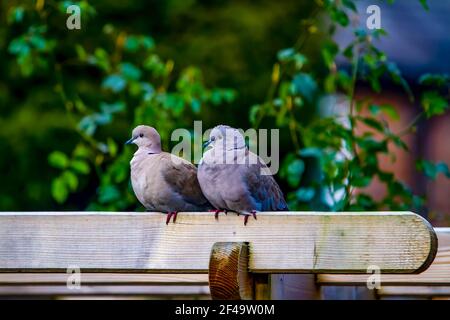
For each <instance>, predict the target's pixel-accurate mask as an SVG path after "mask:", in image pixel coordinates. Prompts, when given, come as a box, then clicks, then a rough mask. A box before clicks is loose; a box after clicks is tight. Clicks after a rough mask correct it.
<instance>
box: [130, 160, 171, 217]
mask: <svg viewBox="0 0 450 320" xmlns="http://www.w3.org/2000/svg"><path fill="white" fill-rule="evenodd" d="M151 157H156V155H154V156H153V155H147V156H146V157H145V158H143V157H139V156H138V157H133V159H132V160H131V163H130V164H131V186H132V187H133V191H134V193H135V195H136V198H137V199H138V200H139V202H140V203H142V205H143V206H144V207H145V208H146V209H148V210H158V208H157V207H156V206H155V202H156V201H157V199H158V196H159V193H160V191H161V189H163V188H164V187H165V186H164V185H163V183H162V182H163V181H164V180H163V179H161V177H159V175H160V170H158V165H159V164H158V161H154V160H156V159H152V158H151ZM158 181H159V182H158Z"/></svg>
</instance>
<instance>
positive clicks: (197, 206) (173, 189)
mask: <svg viewBox="0 0 450 320" xmlns="http://www.w3.org/2000/svg"><path fill="white" fill-rule="evenodd" d="M127 143H128V144H130V143H134V144H136V145H137V146H138V147H139V148H138V150H137V151H136V152H135V154H134V156H133V159H132V160H131V162H130V166H131V185H132V187H133V191H134V193H135V195H136V197H137V199H138V200H139V202H140V203H141V204H142V205H143V206H144V207H145V208H146V209H147V210H150V211H161V212H165V213H169V215H168V221H170V217H171V215H172V214H175V217H174V222H175V219H176V213H177V212H179V211H205V210H208V209H211V208H212V207H211V205H210V204H209V202H208V200H206V198H205V196H204V195H203V193H202V191H201V189H200V185H199V183H198V180H197V168H196V167H195V166H194V165H193V164H191V163H190V162H188V161H186V160H184V159H182V158H180V157H177V156H175V155H172V154H170V153H167V152H163V151H162V150H161V138H160V136H159V134H158V132H157V131H156V130H155V129H154V128H152V127H148V126H138V127H136V128H135V129H134V130H133V133H132V138H131V139H130V140H128V141H127ZM168 221H167V222H168Z"/></svg>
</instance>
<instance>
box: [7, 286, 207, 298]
mask: <svg viewBox="0 0 450 320" xmlns="http://www.w3.org/2000/svg"><path fill="white" fill-rule="evenodd" d="M60 295H77V296H79V295H83V296H87V295H95V296H98V295H143V296H157V297H160V298H162V297H163V296H196V295H201V296H205V295H208V296H209V287H208V286H207V285H205V286H179V285H173V286H167V285H140V286H126V285H122V286H121V285H84V286H81V288H80V289H69V288H67V287H66V286H62V285H5V286H3V285H0V297H1V296H9V297H11V296H60Z"/></svg>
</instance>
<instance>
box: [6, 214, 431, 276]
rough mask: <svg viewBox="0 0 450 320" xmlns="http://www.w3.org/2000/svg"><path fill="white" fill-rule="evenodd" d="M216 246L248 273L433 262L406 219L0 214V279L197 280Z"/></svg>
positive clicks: (427, 238) (425, 241)
mask: <svg viewBox="0 0 450 320" xmlns="http://www.w3.org/2000/svg"><path fill="white" fill-rule="evenodd" d="M216 242H248V243H249V250H250V258H249V262H248V268H249V271H251V272H253V273H366V271H367V268H368V267H369V266H370V265H377V266H378V267H380V269H381V271H382V272H385V273H414V272H421V271H423V270H425V269H426V268H427V267H428V266H429V265H430V264H431V262H432V261H433V259H434V256H435V253H436V249H437V244H436V236H435V233H434V231H433V229H432V227H431V226H430V225H429V224H428V222H426V221H425V220H424V219H422V218H421V217H420V216H418V215H416V214H414V213H410V212H373V213H320V212H283V213H277V212H274V213H270V212H268V213H260V214H259V215H258V220H251V221H249V224H248V225H247V226H244V225H243V221H242V217H237V216H235V215H233V214H231V215H228V216H226V217H222V218H221V219H219V221H216V220H215V219H214V217H213V215H212V214H210V213H180V214H179V217H178V219H177V222H176V223H175V224H170V225H168V226H166V225H165V216H163V215H162V214H160V213H126V212H111V213H100V212H90V213H87V212H67V213H58V212H27V213H19V212H3V213H0V272H18V271H21V272H26V271H28V272H30V271H33V272H39V271H41V272H51V271H56V272H65V271H66V269H67V268H68V267H70V266H76V267H79V268H80V269H81V270H83V271H85V272H147V273H158V272H159V273H207V272H208V264H209V260H210V253H211V248H212V247H213V245H214V243H216Z"/></svg>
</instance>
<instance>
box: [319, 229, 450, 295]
mask: <svg viewBox="0 0 450 320" xmlns="http://www.w3.org/2000/svg"><path fill="white" fill-rule="evenodd" d="M435 230H436V234H437V237H438V242H439V247H438V251H437V254H436V258H435V259H434V262H433V264H432V265H431V266H430V267H429V268H428V269H427V270H426V271H424V272H422V273H421V274H408V275H399V274H397V275H396V274H386V275H383V276H382V277H381V285H382V286H449V287H450V228H436V229H435ZM366 281H367V275H357V274H345V275H344V274H342V275H336V274H320V275H318V276H317V283H318V284H320V285H349V286H355V285H365V284H366ZM412 290H414V288H412Z"/></svg>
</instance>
